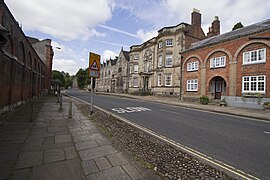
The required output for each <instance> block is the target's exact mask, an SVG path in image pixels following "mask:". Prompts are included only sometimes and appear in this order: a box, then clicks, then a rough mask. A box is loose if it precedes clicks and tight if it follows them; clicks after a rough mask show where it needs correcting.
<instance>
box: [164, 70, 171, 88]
mask: <svg viewBox="0 0 270 180" xmlns="http://www.w3.org/2000/svg"><path fill="white" fill-rule="evenodd" d="M164 82H165V86H172V74H171V73H166V74H164Z"/></svg>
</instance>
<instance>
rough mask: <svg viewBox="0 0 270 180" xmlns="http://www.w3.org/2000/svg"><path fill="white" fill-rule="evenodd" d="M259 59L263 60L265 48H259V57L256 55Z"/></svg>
mask: <svg viewBox="0 0 270 180" xmlns="http://www.w3.org/2000/svg"><path fill="white" fill-rule="evenodd" d="M258 60H259V61H262V60H265V49H260V50H259V57H258Z"/></svg>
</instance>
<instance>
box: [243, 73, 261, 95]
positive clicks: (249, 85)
mask: <svg viewBox="0 0 270 180" xmlns="http://www.w3.org/2000/svg"><path fill="white" fill-rule="evenodd" d="M242 92H244V93H245V92H252V93H257V92H259V93H265V75H260V76H244V77H242Z"/></svg>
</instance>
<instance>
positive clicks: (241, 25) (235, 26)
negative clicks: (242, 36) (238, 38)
mask: <svg viewBox="0 0 270 180" xmlns="http://www.w3.org/2000/svg"><path fill="white" fill-rule="evenodd" d="M242 27H244V26H243V24H242V23H241V22H238V23H236V24H235V25H234V26H233V28H232V31H234V30H236V29H240V28H242Z"/></svg>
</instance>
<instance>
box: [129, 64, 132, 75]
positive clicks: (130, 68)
mask: <svg viewBox="0 0 270 180" xmlns="http://www.w3.org/2000/svg"><path fill="white" fill-rule="evenodd" d="M129 74H132V65H130V66H129Z"/></svg>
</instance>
